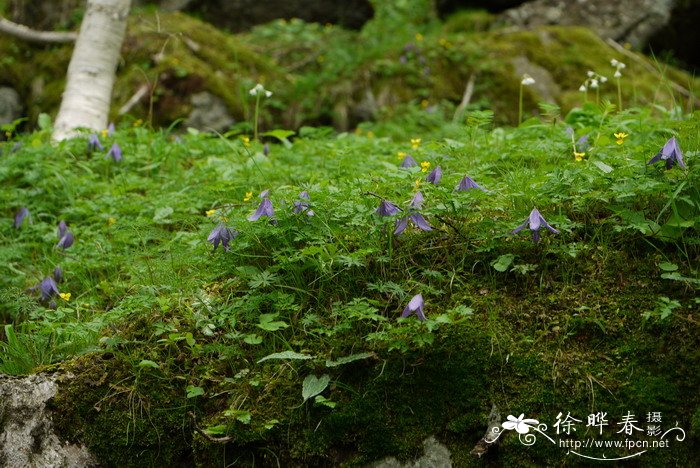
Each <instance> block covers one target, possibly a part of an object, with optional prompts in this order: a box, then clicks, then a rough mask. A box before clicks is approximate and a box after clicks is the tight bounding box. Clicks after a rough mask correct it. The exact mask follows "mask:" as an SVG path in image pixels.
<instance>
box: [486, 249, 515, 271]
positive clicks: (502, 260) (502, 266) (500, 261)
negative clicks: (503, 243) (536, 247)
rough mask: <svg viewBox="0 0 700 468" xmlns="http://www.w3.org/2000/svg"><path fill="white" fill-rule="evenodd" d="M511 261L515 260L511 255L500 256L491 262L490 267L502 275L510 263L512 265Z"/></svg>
mask: <svg viewBox="0 0 700 468" xmlns="http://www.w3.org/2000/svg"><path fill="white" fill-rule="evenodd" d="M513 259H515V255H513V254H505V255H501V256H500V257H498V258H497V259H496V260H494V261H492V262H491V266H492V267H494V269H496V271H500V272H501V273H502V272H504V271H506V270H507V269H508V267H509V266H510V264H511V263H513Z"/></svg>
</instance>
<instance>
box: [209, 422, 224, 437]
mask: <svg viewBox="0 0 700 468" xmlns="http://www.w3.org/2000/svg"><path fill="white" fill-rule="evenodd" d="M226 429H227V426H226V424H217V425H216V426H209V427H205V428H204V432H206V433H207V434H209V435H224V434H226V432H227V431H226Z"/></svg>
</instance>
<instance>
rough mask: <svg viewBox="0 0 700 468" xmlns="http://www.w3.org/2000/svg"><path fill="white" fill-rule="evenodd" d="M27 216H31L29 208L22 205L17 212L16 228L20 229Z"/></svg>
mask: <svg viewBox="0 0 700 468" xmlns="http://www.w3.org/2000/svg"><path fill="white" fill-rule="evenodd" d="M27 216H29V210H28V209H27V208H25V207H22V208H20V209H19V210H17V213H15V229H19V228H20V226H22V223H23V222H24V219H25V218H26V217H27Z"/></svg>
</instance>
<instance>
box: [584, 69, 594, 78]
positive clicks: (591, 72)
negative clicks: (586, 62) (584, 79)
mask: <svg viewBox="0 0 700 468" xmlns="http://www.w3.org/2000/svg"><path fill="white" fill-rule="evenodd" d="M586 75H588V78H593V75H595V72H594V71H593V70H588V71H587V72H586Z"/></svg>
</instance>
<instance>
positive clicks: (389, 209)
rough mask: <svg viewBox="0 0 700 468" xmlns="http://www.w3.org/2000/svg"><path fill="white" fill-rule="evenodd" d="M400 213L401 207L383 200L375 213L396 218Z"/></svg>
mask: <svg viewBox="0 0 700 468" xmlns="http://www.w3.org/2000/svg"><path fill="white" fill-rule="evenodd" d="M399 211H400V210H399V207H397V206H396V205H394V204H393V203H391V202H390V201H387V200H384V199H382V201H381V202H380V203H379V207H378V208H377V210H376V211H375V213H377V214H378V215H379V216H394V215H395V214H396V213H398V212H399Z"/></svg>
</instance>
